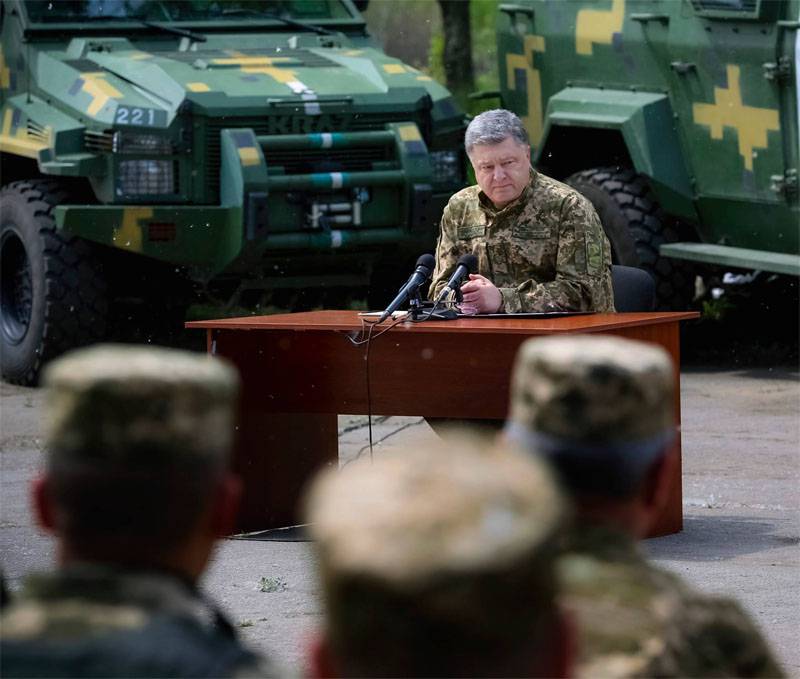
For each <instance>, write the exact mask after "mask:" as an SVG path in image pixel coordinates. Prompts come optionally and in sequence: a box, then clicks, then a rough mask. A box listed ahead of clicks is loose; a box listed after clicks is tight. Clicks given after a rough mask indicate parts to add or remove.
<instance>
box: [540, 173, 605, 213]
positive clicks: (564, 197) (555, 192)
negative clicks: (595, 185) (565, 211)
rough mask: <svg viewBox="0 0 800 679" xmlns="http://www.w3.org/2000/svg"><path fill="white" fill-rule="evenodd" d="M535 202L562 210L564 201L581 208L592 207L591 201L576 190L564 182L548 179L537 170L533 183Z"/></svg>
mask: <svg viewBox="0 0 800 679" xmlns="http://www.w3.org/2000/svg"><path fill="white" fill-rule="evenodd" d="M533 195H534V200H535V202H536V204H537V205H539V206H550V207H552V208H554V209H555V208H560V207H561V205H562V204H563V203H564V201H569V202H570V203H571V204H573V205H575V206H580V207H586V206H589V207H591V203H590V202H589V200H588V199H587V198H586V197H585V196H583V194H581V193H580V192H578V191H577V190H576V189H574V188H572V187H571V186H569V185H567V184H564V183H563V182H560V181H558V180H557V179H553V178H552V177H548V176H547V175H546V174H542V173H541V172H539V171H538V170H537V172H536V179H535V181H534V183H533Z"/></svg>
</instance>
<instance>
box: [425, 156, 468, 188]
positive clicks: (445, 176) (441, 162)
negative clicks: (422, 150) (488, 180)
mask: <svg viewBox="0 0 800 679" xmlns="http://www.w3.org/2000/svg"><path fill="white" fill-rule="evenodd" d="M431 168H432V170H433V181H434V182H435V183H436V184H460V183H462V181H463V179H464V171H463V167H462V166H461V154H460V153H459V152H458V151H433V152H431Z"/></svg>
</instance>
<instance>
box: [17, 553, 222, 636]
mask: <svg viewBox="0 0 800 679" xmlns="http://www.w3.org/2000/svg"><path fill="white" fill-rule="evenodd" d="M22 598H23V599H26V600H29V601H39V602H48V601H57V600H64V599H81V600H84V601H87V602H91V603H96V604H103V605H111V606H113V605H124V606H132V607H136V608H141V609H144V610H146V611H148V612H149V613H162V614H165V615H172V616H176V617H181V618H190V619H193V620H195V621H196V622H197V623H199V624H200V625H202V626H205V627H229V624H228V623H227V621H225V620H224V618H222V616H221V614H220V613H219V612H218V611H217V609H216V608H215V607H214V606H213V605H211V604H209V603H208V602H207V601H206V600H205V599H204V598H203V596H202V595H201V594H200V592H199V590H198V589H197V588H196V587H195V586H194V584H192V583H191V582H190V581H189V580H188V579H187V578H185V577H182V576H181V575H179V574H177V573H174V572H171V571H167V570H156V569H151V570H135V569H129V570H128V569H122V568H119V567H114V566H111V565H105V564H94V563H75V564H70V565H69V566H65V567H63V568H61V569H59V570H57V571H55V572H52V573H40V574H35V575H31V576H29V577H28V578H26V581H25V586H24V588H23V591H22Z"/></svg>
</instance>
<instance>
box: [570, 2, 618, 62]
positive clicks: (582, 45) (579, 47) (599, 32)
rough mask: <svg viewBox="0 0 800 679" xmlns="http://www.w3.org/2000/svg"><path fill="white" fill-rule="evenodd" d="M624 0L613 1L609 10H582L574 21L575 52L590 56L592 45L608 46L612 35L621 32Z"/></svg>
mask: <svg viewBox="0 0 800 679" xmlns="http://www.w3.org/2000/svg"><path fill="white" fill-rule="evenodd" d="M624 20H625V0H613V4H612V6H611V9H610V10H602V9H582V10H580V11H579V12H578V18H577V20H576V21H575V51H576V52H577V53H578V54H585V55H589V56H591V54H592V43H596V44H598V45H610V44H611V41H612V40H613V38H614V33H621V32H622V24H623V22H624Z"/></svg>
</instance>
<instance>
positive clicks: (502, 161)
mask: <svg viewBox="0 0 800 679" xmlns="http://www.w3.org/2000/svg"><path fill="white" fill-rule="evenodd" d="M469 159H470V162H471V163H472V167H473V168H474V169H475V178H476V179H477V180H478V186H480V187H481V190H482V191H483V192H484V193H485V194H486V195H487V196H488V197H489V199H490V200H491V201H492V203H494V205H495V207H498V208H504V207H505V206H506V205H508V204H509V203H510V202H511V201H513V200H515V199H516V198H517V197H518V196H519V195H520V194H521V193H522V191H523V189H524V188H525V186H526V185H527V184H528V181H529V179H530V165H531V149H530V147H529V146H526V145H523V144H518V143H517V142H516V141H515V140H514V139H513V138H512V137H507V138H506V139H504V140H503V141H501V142H500V143H499V144H477V145H475V146H473V147H472V151H471V152H470V154H469Z"/></svg>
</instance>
